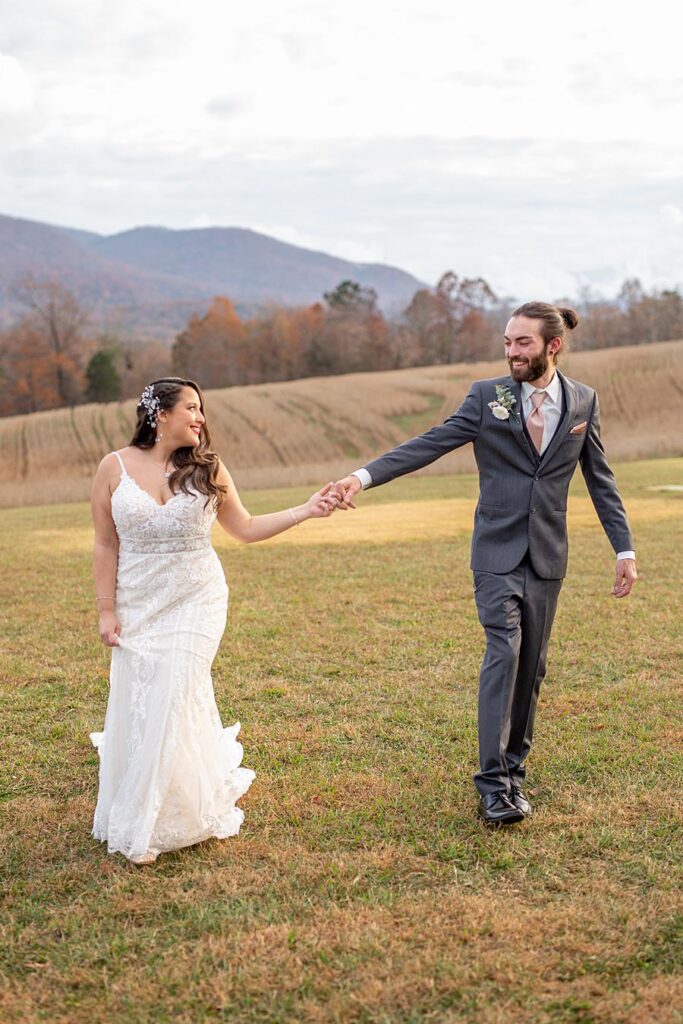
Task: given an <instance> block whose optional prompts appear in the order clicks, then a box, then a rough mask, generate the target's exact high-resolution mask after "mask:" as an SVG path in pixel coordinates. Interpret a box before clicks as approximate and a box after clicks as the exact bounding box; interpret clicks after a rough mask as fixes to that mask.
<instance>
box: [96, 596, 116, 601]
mask: <svg viewBox="0 0 683 1024" xmlns="http://www.w3.org/2000/svg"><path fill="white" fill-rule="evenodd" d="M97 600H98V601H115V600H116V598H114V597H98V598H97Z"/></svg>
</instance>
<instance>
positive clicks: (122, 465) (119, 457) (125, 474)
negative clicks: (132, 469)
mask: <svg viewBox="0 0 683 1024" xmlns="http://www.w3.org/2000/svg"><path fill="white" fill-rule="evenodd" d="M113 454H114V455H115V456H116V458H117V459H118V460H119V465H120V466H121V472H122V473H123V475H124V476H128V473H127V472H126V467H125V466H124V464H123V459H122V458H121V456H120V455H119V453H118V452H114V453H113Z"/></svg>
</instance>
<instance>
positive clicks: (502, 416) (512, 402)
mask: <svg viewBox="0 0 683 1024" xmlns="http://www.w3.org/2000/svg"><path fill="white" fill-rule="evenodd" d="M516 405H517V399H516V398H515V396H514V395H513V394H512V392H511V391H510V388H508V387H506V386H505V384H496V401H495V402H489V409H490V410H491V412H492V413H493V415H494V416H495V417H496V419H497V420H508V419H509V418H510V417H511V416H512V418H513V420H516V419H519V417H518V416H517V413H516V412H515V409H514V407H515V406H516Z"/></svg>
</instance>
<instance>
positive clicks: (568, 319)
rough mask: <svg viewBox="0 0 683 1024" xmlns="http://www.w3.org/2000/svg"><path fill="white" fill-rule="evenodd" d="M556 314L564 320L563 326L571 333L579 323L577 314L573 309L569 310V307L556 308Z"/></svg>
mask: <svg viewBox="0 0 683 1024" xmlns="http://www.w3.org/2000/svg"><path fill="white" fill-rule="evenodd" d="M558 312H559V314H560V316H561V317H562V319H563V320H564V323H565V326H566V327H568V328H569V330H570V331H573V330H574V328H575V327H576V325H577V324H578V322H579V314H578V313H577V312H576V310H575V309H570V308H569V306H558Z"/></svg>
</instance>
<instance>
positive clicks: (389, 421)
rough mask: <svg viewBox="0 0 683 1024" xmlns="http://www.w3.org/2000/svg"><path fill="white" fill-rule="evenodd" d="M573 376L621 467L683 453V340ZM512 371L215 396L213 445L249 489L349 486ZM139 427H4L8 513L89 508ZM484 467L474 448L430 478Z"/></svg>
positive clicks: (591, 363) (473, 366) (29, 422)
mask: <svg viewBox="0 0 683 1024" xmlns="http://www.w3.org/2000/svg"><path fill="white" fill-rule="evenodd" d="M501 356H502V351H501ZM563 369H564V370H565V371H566V372H567V373H568V374H569V376H574V377H576V378H578V379H579V380H582V381H585V382H586V383H587V384H590V385H591V386H592V387H595V388H596V389H597V391H598V394H599V396H600V408H601V413H602V432H603V437H604V439H605V442H606V444H607V446H608V450H609V452H610V454H611V457H612V458H613V459H647V458H661V457H664V456H673V455H681V454H683V442H682V441H681V429H680V408H681V394H682V386H681V380H683V341H666V342H658V343H657V344H653V345H635V346H630V347H628V346H627V347H624V348H615V349H608V350H603V351H598V352H579V353H575V354H574V353H570V354H569V356H568V358H567V359H566V360H565V361H564V363H563ZM506 372H507V364H506V363H505V360H504V359H502V358H501V359H500V360H498V361H496V362H493V363H461V364H458V365H448V366H420V367H415V368H412V369H408V370H392V371H387V372H384V373H357V374H350V375H348V376H341V377H318V378H309V379H307V380H295V381H288V382H286V383H279V384H258V385H254V386H252V387H237V388H222V389H220V390H216V391H209V392H208V393H207V396H206V410H207V415H208V422H209V427H210V430H211V434H212V442H213V448H214V449H215V450H216V451H217V452H218V453H219V454H220V455H221V457H222V458H223V461H224V462H225V463H226V465H227V466H228V467H229V469H230V470H231V472H232V473H233V474H234V476H235V479H236V481H237V483H238V485H239V486H240V487H250V488H262V487H279V486H292V485H295V486H298V485H304V484H306V485H308V484H314V483H317V482H318V481H320V480H324V479H334V480H338V479H339V478H340V477H342V476H345V475H346V474H347V473H348V472H349V470H352V469H355V468H357V467H358V466H359V465H363V464H364V463H365V462H367V461H369V459H370V458H371V457H374V456H375V455H378V454H380V452H383V451H386V450H387V449H388V448H391V447H393V445H395V444H398V443H400V442H401V441H404V440H405V439H406V438H407V437H411V436H413V435H414V434H418V433H420V432H421V431H423V430H425V429H426V428H427V427H429V426H431V425H432V424H434V423H438V422H440V421H441V420H443V419H444V418H445V417H446V416H448V415H450V413H451V412H453V410H454V409H456V408H457V406H458V405H459V404H460V402H461V401H462V399H463V398H464V397H465V394H466V393H467V390H468V388H469V385H470V383H471V382H472V381H473V380H476V379H481V378H486V377H495V376H498V375H500V374H502V373H506ZM199 384H200V385H202V384H203V382H202V381H199ZM134 422H135V402H133V401H129V402H124V403H111V404H108V405H81V406H78V407H76V408H74V409H56V410H54V411H52V412H40V413H34V414H32V415H31V416H12V417H8V418H5V419H2V418H0V451H1V452H2V459H0V507H3V508H6V507H10V506H16V505H43V504H59V503H60V502H66V501H83V500H85V499H86V498H87V497H88V494H89V488H90V480H91V479H92V476H93V473H94V472H95V469H96V467H97V464H98V463H99V461H100V459H101V458H102V457H103V456H104V455H106V454H107V453H108V452H110V451H112V449H114V448H122V447H123V446H124V445H126V444H128V441H129V440H130V437H131V434H132V427H133V424H134ZM473 469H474V460H473V457H472V451H471V448H470V446H469V445H467V446H466V447H465V448H464V449H462V450H461V451H457V452H453V453H451V454H450V455H447V456H446V457H445V458H443V459H439V460H438V462H436V463H435V464H434V465H433V466H431V467H429V468H428V469H427V470H426V473H428V474H431V473H436V474H443V473H445V474H452V473H455V472H472V471H473Z"/></svg>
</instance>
